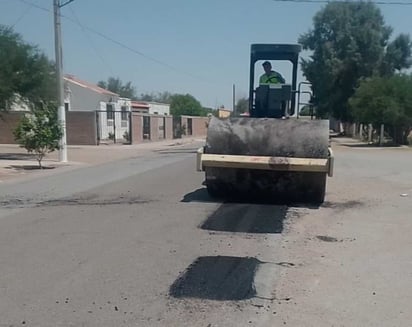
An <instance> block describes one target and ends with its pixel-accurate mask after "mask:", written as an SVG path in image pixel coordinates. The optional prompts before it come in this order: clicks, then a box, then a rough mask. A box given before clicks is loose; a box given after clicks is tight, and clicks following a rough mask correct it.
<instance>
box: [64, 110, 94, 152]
mask: <svg viewBox="0 0 412 327" xmlns="http://www.w3.org/2000/svg"><path fill="white" fill-rule="evenodd" d="M66 133H67V144H69V145H97V144H98V143H97V123H96V112H94V111H91V112H87V111H83V112H80V111H68V112H66Z"/></svg>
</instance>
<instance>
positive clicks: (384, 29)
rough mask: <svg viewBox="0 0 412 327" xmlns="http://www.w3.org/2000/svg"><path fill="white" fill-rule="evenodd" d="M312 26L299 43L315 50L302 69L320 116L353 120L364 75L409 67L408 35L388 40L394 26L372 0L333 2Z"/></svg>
mask: <svg viewBox="0 0 412 327" xmlns="http://www.w3.org/2000/svg"><path fill="white" fill-rule="evenodd" d="M313 24H314V26H313V29H312V30H310V31H309V32H307V33H306V34H303V35H302V36H301V37H300V38H299V42H300V43H301V44H302V45H303V48H304V49H306V50H311V51H312V55H311V57H310V59H309V60H302V70H303V73H304V75H305V77H306V78H307V79H308V80H309V81H310V82H311V83H312V90H313V92H314V95H315V98H316V100H315V106H316V109H317V113H318V115H320V116H323V117H325V116H328V115H332V116H334V117H336V118H338V119H342V120H346V121H351V120H352V119H353V117H352V116H351V113H350V111H349V105H348V100H349V98H350V97H351V96H352V95H353V94H354V92H355V89H356V87H357V86H358V84H359V80H360V78H363V77H371V76H373V75H375V74H382V73H386V74H388V75H391V74H393V73H394V72H395V71H396V70H400V69H402V68H407V67H409V66H410V49H411V42H410V40H409V36H407V35H400V36H399V37H397V38H396V39H395V40H394V41H393V42H391V43H389V38H390V35H391V32H392V30H391V28H390V27H389V26H387V25H386V24H385V22H384V19H383V16H382V14H381V12H380V10H379V8H378V7H377V6H376V5H375V4H374V3H372V2H366V1H365V2H363V1H360V2H349V1H348V2H331V3H329V4H327V5H326V6H325V7H324V8H323V9H322V10H320V11H319V12H318V13H317V14H316V15H315V17H314V19H313Z"/></svg>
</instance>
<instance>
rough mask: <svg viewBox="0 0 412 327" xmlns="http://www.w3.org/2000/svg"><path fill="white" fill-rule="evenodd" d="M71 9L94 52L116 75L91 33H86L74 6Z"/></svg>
mask: <svg viewBox="0 0 412 327" xmlns="http://www.w3.org/2000/svg"><path fill="white" fill-rule="evenodd" d="M69 9H70V11H71V12H72V15H73V17H74V18H75V19H76V21H77V24H78V25H79V26H80V28H81V30H82V32H83V35H84V36H85V37H86V38H87V40H88V41H89V44H90V46H91V47H92V48H93V50H94V52H95V53H96V55H97V56H98V57H99V59H100V60H101V61H102V63H103V64H104V65H105V66H107V67H108V68H109V70H110V72H111V74H112V75H114V72H113V69H112V67H111V65H110V64H109V63H108V62H107V60H105V59H104V57H103V56H102V54H101V52H100V51H99V50H98V49H97V47H96V45H95V43H94V42H93V40H92V38H91V37H90V35H89V34H87V33H86V29H85V28H84V25H83V24H82V23H81V22H80V19H79V17H78V16H77V15H76V13H75V12H74V9H73V7H72V6H69Z"/></svg>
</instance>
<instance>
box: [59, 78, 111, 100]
mask: <svg viewBox="0 0 412 327" xmlns="http://www.w3.org/2000/svg"><path fill="white" fill-rule="evenodd" d="M64 79H65V80H66V81H69V82H71V83H74V84H76V85H78V86H81V87H84V88H86V89H89V90H91V91H94V92H97V93H100V94H106V95H111V96H117V97H118V96H119V95H118V94H117V93H114V92H111V91H109V90H106V89H104V88H102V87H100V86H97V85H96V84H92V83H89V82H86V81H83V80H81V79H79V78H77V77H75V76H74V75H69V74H66V75H64Z"/></svg>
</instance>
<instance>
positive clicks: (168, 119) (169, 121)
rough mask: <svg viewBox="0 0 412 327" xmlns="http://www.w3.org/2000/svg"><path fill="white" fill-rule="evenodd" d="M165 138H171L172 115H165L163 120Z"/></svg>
mask: <svg viewBox="0 0 412 327" xmlns="http://www.w3.org/2000/svg"><path fill="white" fill-rule="evenodd" d="M165 128H166V139H168V140H171V139H173V117H172V116H167V117H166V121H165Z"/></svg>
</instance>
